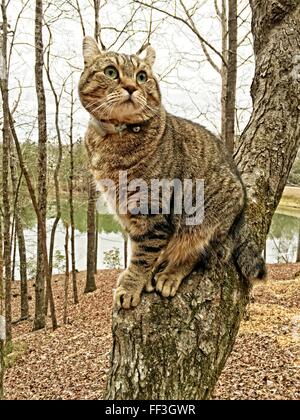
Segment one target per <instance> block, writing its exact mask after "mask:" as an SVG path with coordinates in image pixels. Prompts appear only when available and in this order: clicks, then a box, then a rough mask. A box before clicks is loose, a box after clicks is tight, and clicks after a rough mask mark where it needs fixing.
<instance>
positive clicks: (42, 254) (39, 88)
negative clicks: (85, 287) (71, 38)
mask: <svg viewBox="0 0 300 420" xmlns="http://www.w3.org/2000/svg"><path fill="white" fill-rule="evenodd" d="M35 4H36V11H35V54H36V65H35V80H36V93H37V100H38V128H39V142H38V145H39V148H38V150H39V159H38V178H39V179H38V185H39V187H38V190H39V194H38V197H39V198H38V210H39V215H40V217H39V218H38V246H37V276H36V287H35V293H36V300H35V319H34V329H35V330H39V329H41V328H44V327H45V278H46V280H47V292H48V296H49V299H50V307H51V317H52V324H53V328H54V329H55V328H56V327H57V320H56V315H55V306H54V298H53V293H52V286H51V279H50V278H49V275H50V269H49V264H48V261H47V263H46V265H45V260H46V257H47V254H48V253H47V231H46V215H47V111H46V96H45V89H44V82H43V79H44V77H43V71H44V46H43V2H42V0H36V3H35ZM44 244H46V249H43V248H44ZM47 259H48V257H47Z"/></svg>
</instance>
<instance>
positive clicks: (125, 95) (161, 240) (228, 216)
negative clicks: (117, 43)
mask: <svg viewBox="0 0 300 420" xmlns="http://www.w3.org/2000/svg"><path fill="white" fill-rule="evenodd" d="M83 52H84V62H85V69H84V72H83V74H82V77H81V80H80V84H79V93H80V99H81V102H82V104H83V106H84V107H85V109H86V110H87V111H88V112H89V113H90V115H91V120H90V123H89V127H88V130H87V133H86V137H85V141H86V147H87V150H88V155H89V159H90V166H91V170H92V172H93V174H94V178H95V180H96V182H97V183H98V185H99V186H100V189H101V185H102V183H101V181H102V180H104V179H109V180H112V181H113V182H114V183H115V184H116V185H118V182H119V175H120V172H125V171H126V173H127V177H128V183H129V182H130V181H132V180H134V179H142V180H143V181H144V182H146V185H147V186H148V187H149V189H150V188H151V180H153V179H160V180H161V179H167V180H174V179H177V180H178V179H179V180H181V181H182V182H183V181H184V180H186V179H189V180H193V181H195V180H196V179H199V180H201V179H202V180H204V198H205V200H204V218H203V220H202V223H201V224H195V225H192V226H191V225H189V224H187V223H186V220H187V214H185V213H184V212H183V214H181V215H180V214H175V212H174V211H171V212H170V214H162V213H163V212H160V214H151V212H150V211H149V214H141V213H140V214H139V213H138V212H131V211H129V210H128V211H127V212H119V214H118V215H117V216H118V219H119V221H120V223H121V224H122V226H123V227H124V229H125V230H126V231H127V232H128V235H129V237H130V239H131V242H132V258H131V262H130V265H129V268H128V269H127V270H126V271H124V272H123V273H122V274H121V276H120V277H119V280H118V287H117V290H116V293H115V302H116V304H117V305H118V306H120V307H123V308H126V309H129V308H132V307H136V306H137V305H138V304H139V302H140V299H141V294H142V291H143V290H146V291H147V292H152V291H154V290H156V291H157V292H159V293H161V294H162V296H164V297H170V296H171V297H173V296H175V294H176V292H177V290H178V288H179V286H180V284H181V283H182V281H183V279H184V278H185V277H187V276H188V275H189V274H190V273H191V272H192V271H193V270H194V268H195V266H196V265H197V264H198V263H199V262H201V261H202V260H203V261H204V259H205V256H206V255H209V252H210V250H211V249H214V250H215V251H216V252H217V253H218V255H219V256H220V258H229V257H230V256H231V255H233V257H234V259H235V261H236V265H237V267H238V268H239V270H240V272H241V274H242V275H243V276H244V277H246V278H247V279H254V278H263V277H264V276H265V263H264V261H263V259H262V257H261V256H260V254H259V252H258V251H256V250H254V251H253V249H252V250H251V252H250V243H248V242H247V241H244V242H243V243H237V240H236V238H235V235H234V228H235V226H236V224H237V223H238V221H239V220H240V219H241V217H242V215H243V211H244V208H245V203H246V193H245V188H244V186H243V183H242V180H241V178H240V176H239V174H238V171H237V168H236V166H235V164H234V163H233V160H232V159H231V157H230V156H229V154H228V153H227V150H226V147H225V146H224V144H223V143H222V142H221V141H220V140H219V139H217V138H216V137H215V136H214V135H213V134H212V133H210V132H209V131H208V130H206V129H205V128H204V127H202V126H200V125H198V124H195V123H193V122H191V121H188V120H186V119H183V118H179V117H175V116H173V115H170V114H169V113H167V112H166V110H165V109H164V107H163V105H162V101H161V93H160V89H159V84H158V81H157V79H156V78H155V76H154V74H153V70H152V67H153V64H154V62H155V51H154V50H153V48H152V47H151V46H148V47H147V48H146V49H145V50H144V51H143V52H142V53H141V54H136V55H125V54H117V53H114V52H110V51H108V52H107V51H102V50H101V49H100V48H99V46H98V45H97V43H96V42H95V40H94V39H93V38H90V37H86V38H85V39H84V45H83ZM102 190H103V192H104V193H105V194H106V195H107V199H108V201H109V200H110V198H111V197H109V190H108V189H107V188H103V186H102ZM120 195H121V193H120V188H117V201H118V200H119V202H120ZM133 196H134V192H133V191H129V192H128V193H127V197H126V198H127V200H128V202H130V200H131V199H132V198H133ZM193 198H195V197H193ZM159 204H160V206H162V202H161V201H160V203H159ZM225 244H226V246H225ZM248 256H251V257H248Z"/></svg>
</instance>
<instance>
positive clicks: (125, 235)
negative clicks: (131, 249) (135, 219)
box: [123, 233, 128, 270]
mask: <svg viewBox="0 0 300 420" xmlns="http://www.w3.org/2000/svg"><path fill="white" fill-rule="evenodd" d="M123 239H124V268H125V270H126V268H127V267H128V236H127V234H126V233H124V234H123Z"/></svg>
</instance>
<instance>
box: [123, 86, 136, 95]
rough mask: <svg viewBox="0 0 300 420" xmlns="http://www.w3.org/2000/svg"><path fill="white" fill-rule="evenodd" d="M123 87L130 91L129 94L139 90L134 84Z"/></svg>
mask: <svg viewBox="0 0 300 420" xmlns="http://www.w3.org/2000/svg"><path fill="white" fill-rule="evenodd" d="M123 89H125V90H126V91H127V92H128V93H129V95H132V94H133V93H134V92H135V91H136V90H137V89H136V87H135V86H133V85H127V86H124V88H123Z"/></svg>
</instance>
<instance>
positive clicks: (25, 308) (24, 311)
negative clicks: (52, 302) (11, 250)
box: [10, 146, 29, 321]
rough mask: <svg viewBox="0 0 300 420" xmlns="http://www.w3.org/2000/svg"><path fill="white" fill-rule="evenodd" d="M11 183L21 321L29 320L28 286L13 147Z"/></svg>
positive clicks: (18, 182) (20, 180)
mask: <svg viewBox="0 0 300 420" xmlns="http://www.w3.org/2000/svg"><path fill="white" fill-rule="evenodd" d="M10 171H11V181H12V190H13V196H14V198H15V220H16V221H15V223H16V235H17V238H18V250H19V261H20V279H21V281H20V289H21V321H25V320H26V319H28V318H29V304H28V285H27V257H26V244H25V237H24V230H23V224H22V218H21V213H20V205H19V190H20V186H21V183H22V174H21V176H20V179H19V180H18V179H17V168H16V156H15V151H14V148H13V146H11V165H10Z"/></svg>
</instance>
